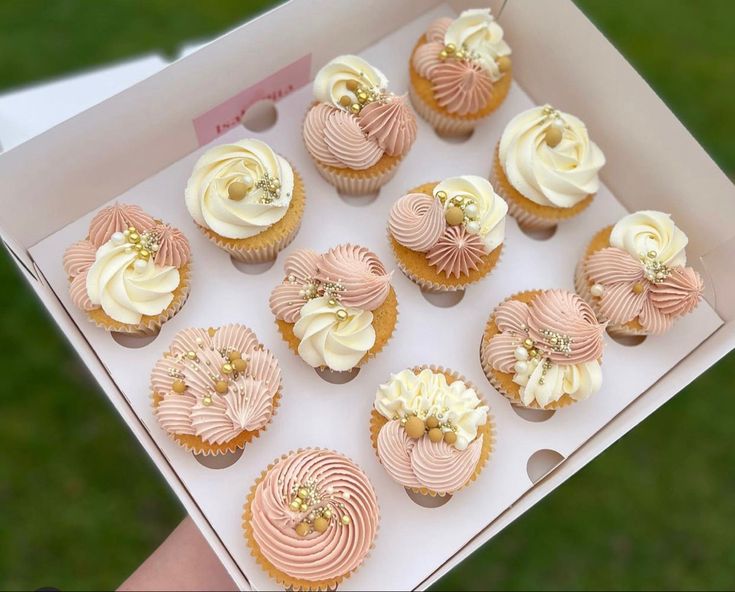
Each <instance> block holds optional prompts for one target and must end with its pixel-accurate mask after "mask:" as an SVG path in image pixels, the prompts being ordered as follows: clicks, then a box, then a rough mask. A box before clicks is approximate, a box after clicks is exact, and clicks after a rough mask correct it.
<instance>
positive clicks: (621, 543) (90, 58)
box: [0, 0, 735, 590]
mask: <svg viewBox="0 0 735 592" xmlns="http://www.w3.org/2000/svg"><path fill="white" fill-rule="evenodd" d="M514 1H531V0H514ZM269 4H270V2H247V1H242V0H236V1H235V0H227V1H224V0H218V1H216V2H202V1H194V0H178V1H176V2H174V1H173V0H169V1H163V0H149V1H147V2H142V1H140V2H133V1H130V0H107V1H105V2H96V1H92V0H86V1H83V0H77V1H71V0H65V1H61V0H59V1H56V2H50V1H48V2H47V1H41V0H25V1H24V0H0V91H4V90H8V89H11V88H13V87H17V86H22V85H27V84H31V83H33V82H35V81H38V80H42V79H47V78H51V77H59V76H63V75H65V74H68V73H71V72H75V71H78V70H82V69H85V68H91V67H96V66H102V65H104V64H106V63H109V62H115V61H120V60H124V59H128V58H132V57H134V56H136V55H140V54H142V53H145V52H152V51H156V52H162V53H165V54H167V55H175V52H176V50H177V48H179V47H180V45H181V44H182V43H184V42H187V41H192V40H196V39H206V38H209V37H211V36H213V35H215V34H217V33H219V32H221V31H224V30H226V29H228V28H230V27H232V26H233V25H234V24H236V23H239V22H241V21H243V20H245V19H246V18H248V17H249V16H250V15H252V14H253V13H255V12H257V11H259V10H261V9H262V8H263V7H265V6H267V5H269ZM579 4H580V6H581V8H582V9H583V10H584V11H585V12H586V13H587V14H588V15H589V16H590V18H591V19H592V20H593V21H594V22H595V23H596V24H597V25H598V26H599V28H600V29H601V30H602V31H603V32H604V33H605V34H606V35H607V36H608V37H609V38H610V39H611V41H612V42H613V43H614V44H615V45H616V46H617V47H618V48H619V49H620V51H621V52H622V53H623V54H624V55H625V56H626V57H627V58H628V59H629V60H630V61H631V62H632V63H633V65H634V66H635V67H636V68H637V69H638V70H639V71H640V72H641V74H642V75H643V76H644V77H645V78H646V79H647V80H648V81H649V82H650V83H651V85H652V86H653V87H654V88H655V89H656V91H657V92H658V93H659V94H660V95H661V96H662V97H663V98H664V100H665V101H666V102H667V103H668V104H669V105H670V106H671V108H672V109H673V110H674V112H675V113H676V114H677V115H678V116H679V117H680V118H681V119H682V121H683V122H684V123H685V125H687V126H688V127H689V129H690V130H691V131H692V132H693V134H694V135H695V136H696V137H697V138H698V139H699V140H700V142H701V143H702V144H703V145H704V146H705V148H706V149H707V150H708V151H709V152H710V153H711V154H712V155H713V156H714V158H715V159H716V160H717V161H718V163H719V164H720V166H722V168H723V169H724V170H725V171H727V172H728V173H729V174H730V175H731V176H732V175H733V173H735V142H733V138H734V137H735V110H734V109H733V100H732V96H731V93H730V92H729V91H727V90H726V89H728V88H729V89H733V88H735V41H734V39H733V29H734V25H735V2H732V1H729V0H721V1H714V0H710V1H706V2H705V1H700V2H693V1H690V0H676V1H674V0H642V1H633V0H625V1H622V0H621V1H617V2H613V1H604V0H580V1H579ZM549 26H555V27H563V26H564V25H563V23H550V25H549ZM515 42H516V43H522V40H516V41H515ZM583 51H584V48H580V52H583ZM570 67H574V64H570ZM611 84H613V82H612V81H611ZM610 116H611V117H614V116H615V114H614V113H611V114H610ZM49 166H52V163H49ZM682 166H686V163H682ZM0 182H1V181H0ZM49 189H50V190H53V188H49ZM692 197H693V199H697V198H699V196H692ZM701 198H702V199H706V196H701ZM0 286H2V289H0V338H1V339H2V344H3V346H2V354H1V355H0V376H1V378H0V385H1V386H0V393H1V396H2V399H1V400H2V403H1V405H0V588H3V589H19V588H34V587H38V586H42V585H54V586H58V587H60V588H62V589H66V590H72V589H109V588H113V587H115V586H116V585H117V584H119V583H120V582H121V581H122V580H123V579H124V578H125V577H126V576H127V575H128V574H129V573H130V572H131V571H132V570H133V569H135V567H136V566H137V565H138V564H139V563H140V562H141V561H142V560H143V559H144V558H145V557H146V556H147V555H148V554H149V553H150V552H151V551H152V550H153V549H154V548H155V547H156V546H157V545H158V544H159V543H160V542H161V540H162V539H163V538H164V537H165V536H166V535H167V534H168V533H169V532H170V531H171V529H173V527H174V526H175V525H176V524H177V523H178V521H179V520H181V519H182V517H183V515H184V514H183V511H182V509H181V507H180V506H179V504H178V502H177V501H176V499H175V498H174V496H173V495H172V494H171V492H170V491H169V490H168V488H167V486H166V485H165V483H164V482H163V480H162V479H161V477H160V476H159V475H158V473H157V471H156V470H155V468H154V467H153V466H152V464H151V463H150V461H149V460H148V458H147V456H146V455H145V453H144V452H143V451H142V449H141V448H140V447H139V446H138V445H137V444H136V442H135V441H134V439H133V437H132V436H131V434H130V433H129V432H128V430H127V428H126V427H125V426H124V424H123V423H122V422H121V421H120V419H119V418H118V416H117V414H116V413H115V411H114V410H113V409H112V406H111V405H110V404H109V403H108V402H107V400H106V399H105V397H104V395H102V394H101V393H100V392H99V389H98V388H97V387H96V385H95V384H94V383H93V382H92V380H91V379H90V377H89V375H88V373H87V372H86V370H85V369H84V368H83V367H82V365H81V364H80V362H79V361H78V360H77V359H76V357H75V355H74V353H73V352H72V351H71V350H70V348H69V346H68V345H67V343H66V341H65V340H64V339H63V338H62V337H61V336H60V335H59V334H58V332H57V330H56V328H55V327H54V326H53V325H52V322H51V321H50V319H49V318H47V316H46V315H45V314H44V312H43V311H42V309H41V306H40V305H39V304H38V302H36V300H35V298H34V297H33V296H32V295H31V292H30V291H29V289H28V288H27V287H26V286H25V284H24V283H23V281H22V280H21V278H20V277H19V275H18V274H17V272H16V270H15V269H14V267H13V265H12V264H11V262H10V261H9V260H8V258H7V256H5V254H4V253H2V255H0ZM733 384H735V358H734V357H733V356H732V355H730V356H729V357H728V358H726V359H725V360H723V361H721V362H720V363H719V364H717V365H716V366H715V367H714V368H712V369H711V370H710V371H709V372H707V373H706V374H704V375H703V376H701V377H700V378H699V379H698V380H697V381H696V382H694V383H693V384H692V385H691V386H689V387H688V388H687V389H685V391H684V392H682V393H681V394H680V395H679V396H678V397H676V398H675V399H674V400H673V401H671V402H670V403H668V404H667V405H666V406H665V407H664V408H663V409H662V410H660V411H658V412H657V413H656V414H655V415H654V416H653V417H651V418H650V419H648V420H647V421H646V422H645V423H644V424H643V425H641V426H640V427H638V428H636V429H635V431H634V432H633V433H631V434H630V435H628V436H626V437H625V438H624V440H623V441H621V442H619V443H617V444H615V445H614V446H612V447H611V448H610V449H609V450H608V451H606V452H605V453H604V454H603V455H602V456H601V457H600V458H598V459H597V460H596V461H595V462H593V463H591V464H590V465H589V466H588V467H586V468H585V469H583V470H582V471H580V473H578V474H577V475H576V476H575V477H574V478H572V479H571V480H570V481H568V482H567V483H566V484H565V485H563V486H562V487H560V488H559V489H558V490H557V491H555V492H554V493H553V494H552V495H550V496H548V497H547V498H546V499H545V500H544V501H543V502H541V503H539V504H538V505H537V506H536V507H535V508H533V509H532V510H531V511H529V512H528V513H527V514H526V515H525V516H524V517H523V518H522V519H520V520H519V521H518V522H516V523H514V524H513V525H511V526H510V527H509V528H507V529H506V530H505V531H504V532H502V533H501V534H500V535H498V536H497V537H496V538H495V539H494V540H493V541H491V542H490V543H489V544H488V545H486V546H485V547H484V548H483V549H482V550H480V551H479V552H478V553H476V554H475V555H474V556H473V557H472V558H470V559H469V560H468V561H466V562H465V563H464V564H462V565H461V566H460V567H459V568H457V569H456V570H455V571H454V572H452V573H451V574H450V575H449V576H448V577H446V578H445V579H444V580H443V581H442V582H440V583H439V585H438V586H437V589H474V590H481V589H488V588H491V589H494V588H501V589H515V590H523V589H610V588H623V589H670V588H688V589H695V588H696V589H723V588H732V587H733V586H735V575H734V574H735V532H734V530H733V525H734V524H735V495H733V494H734V493H735V470H734V466H735V454H734V453H733V437H732V436H733V427H734V426H735V422H734V421H733V418H732V417H733V416H732V413H731V409H732V396H733ZM429 526H430V525H429ZM435 526H437V527H439V526H440V525H435ZM449 527H451V525H441V528H449ZM441 528H438V530H437V531H436V536H441ZM419 548H420V541H419V542H418V546H417V552H420V550H419Z"/></svg>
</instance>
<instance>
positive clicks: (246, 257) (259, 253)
mask: <svg viewBox="0 0 735 592" xmlns="http://www.w3.org/2000/svg"><path fill="white" fill-rule="evenodd" d="M300 228H301V219H299V222H298V224H297V225H296V226H295V227H294V229H293V230H292V231H291V232H290V233H288V234H287V235H284V236H282V237H281V238H280V239H278V240H277V241H276V242H274V243H271V244H269V245H264V246H262V247H257V248H255V249H253V248H245V249H242V248H239V247H237V246H236V245H234V244H232V243H230V242H228V241H227V240H226V239H219V237H214V236H211V235H210V234H208V233H205V236H206V237H207V238H208V239H209V240H210V241H212V242H213V243H214V244H215V245H217V246H218V247H219V248H220V249H222V250H223V251H225V252H227V253H229V255H230V256H231V257H233V258H235V259H237V260H238V261H243V262H244V263H266V262H267V261H273V260H275V259H276V257H278V253H280V252H281V251H282V250H283V249H285V248H286V247H287V246H288V245H290V244H291V242H292V241H293V239H294V238H296V235H297V234H298V232H299V229H300Z"/></svg>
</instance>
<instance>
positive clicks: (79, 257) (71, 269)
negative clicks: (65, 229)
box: [64, 240, 97, 277]
mask: <svg viewBox="0 0 735 592" xmlns="http://www.w3.org/2000/svg"><path fill="white" fill-rule="evenodd" d="M96 252H97V249H96V248H95V246H94V245H93V244H92V243H91V242H90V241H88V240H83V241H79V242H78V243H74V244H73V245H72V246H71V247H69V248H68V249H67V250H66V251H64V271H65V272H66V275H68V276H69V277H74V276H75V275H78V274H80V273H82V272H85V271H87V270H88V269H89V268H90V267H91V266H92V263H94V257H95V253H96Z"/></svg>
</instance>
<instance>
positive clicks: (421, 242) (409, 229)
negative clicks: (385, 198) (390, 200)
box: [388, 193, 447, 253]
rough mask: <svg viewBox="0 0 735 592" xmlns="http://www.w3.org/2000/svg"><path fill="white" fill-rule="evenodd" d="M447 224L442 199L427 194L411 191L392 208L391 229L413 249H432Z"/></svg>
mask: <svg viewBox="0 0 735 592" xmlns="http://www.w3.org/2000/svg"><path fill="white" fill-rule="evenodd" d="M446 227H447V224H446V221H445V219H444V206H443V205H442V203H441V201H440V200H439V199H438V198H436V197H433V196H431V195H426V194H425V193H409V194H407V195H404V196H403V197H401V198H400V199H399V200H398V201H397V202H396V203H394V204H393V207H392V208H391V210H390V217H389V219H388V228H389V230H390V233H391V235H392V236H393V238H394V239H396V241H397V242H398V243H399V244H401V245H403V246H404V247H406V248H408V249H411V250H412V251H419V252H421V253H423V252H426V251H428V250H429V249H430V248H431V247H433V246H434V245H435V244H436V243H437V241H438V240H439V239H440V238H441V236H442V235H443V234H444V231H445V229H446Z"/></svg>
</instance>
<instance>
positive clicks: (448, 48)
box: [444, 43, 457, 53]
mask: <svg viewBox="0 0 735 592" xmlns="http://www.w3.org/2000/svg"><path fill="white" fill-rule="evenodd" d="M456 49H457V46H456V45H454V43H447V44H446V45H445V46H444V50H445V51H446V52H447V53H454V51H455V50H456Z"/></svg>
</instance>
